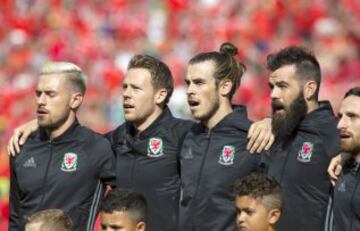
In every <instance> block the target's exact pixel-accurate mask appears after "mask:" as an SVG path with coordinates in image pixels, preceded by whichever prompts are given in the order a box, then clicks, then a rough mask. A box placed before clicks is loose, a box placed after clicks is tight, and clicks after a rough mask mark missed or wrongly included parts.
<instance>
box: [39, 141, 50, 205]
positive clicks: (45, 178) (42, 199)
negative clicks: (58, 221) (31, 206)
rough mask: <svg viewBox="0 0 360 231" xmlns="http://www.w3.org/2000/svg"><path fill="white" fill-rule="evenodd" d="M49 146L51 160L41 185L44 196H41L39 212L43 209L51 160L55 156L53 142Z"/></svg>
mask: <svg viewBox="0 0 360 231" xmlns="http://www.w3.org/2000/svg"><path fill="white" fill-rule="evenodd" d="M49 146H50V157H49V160H48V162H47V166H46V170H45V175H44V178H43V182H42V185H41V190H42V194H41V200H40V203H39V210H41V209H43V202H44V198H45V186H46V180H47V175H48V173H49V168H50V163H51V159H52V155H53V150H52V149H53V148H52V140H49Z"/></svg>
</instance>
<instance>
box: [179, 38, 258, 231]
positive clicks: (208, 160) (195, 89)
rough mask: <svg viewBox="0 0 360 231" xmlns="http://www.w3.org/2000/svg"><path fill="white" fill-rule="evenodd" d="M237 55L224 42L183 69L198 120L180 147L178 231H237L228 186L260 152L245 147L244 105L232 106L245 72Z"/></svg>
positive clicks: (248, 168) (253, 164) (248, 169)
mask: <svg viewBox="0 0 360 231" xmlns="http://www.w3.org/2000/svg"><path fill="white" fill-rule="evenodd" d="M236 54H237V48H236V47H234V46H233V45H232V44H230V43H224V44H222V45H221V48H220V52H215V51H214V52H207V53H200V54H198V55H196V56H195V57H193V58H192V59H191V60H190V62H189V64H188V67H187V73H186V78H185V81H186V84H187V98H188V103H189V106H190V110H191V113H192V115H193V117H194V118H195V119H196V120H198V121H199V122H200V123H197V124H195V125H193V126H192V128H191V129H190V131H189V132H188V133H187V135H186V137H185V139H184V143H183V145H182V149H181V179H182V187H183V194H182V198H181V202H180V230H187V231H194V230H197V231H200V230H204V231H205V230H206V231H211V230H213V231H219V230H221V231H230V230H231V231H233V230H236V222H235V220H236V219H235V218H236V210H235V207H234V205H233V203H234V200H235V196H234V190H233V184H234V182H235V180H236V179H237V178H239V177H242V176H246V175H248V174H250V173H251V172H254V171H255V170H256V169H257V168H258V167H259V162H260V161H259V156H258V155H251V154H250V153H249V152H248V151H247V150H246V144H247V132H248V129H249V127H250V125H251V122H250V121H249V120H248V118H247V113H246V108H245V107H243V106H234V105H232V104H231V99H232V97H233V95H234V93H235V91H236V90H237V88H238V87H239V85H240V80H241V77H242V75H243V73H244V71H245V66H244V64H242V63H240V62H238V61H237V60H236V59H235V57H234V56H235V55H236Z"/></svg>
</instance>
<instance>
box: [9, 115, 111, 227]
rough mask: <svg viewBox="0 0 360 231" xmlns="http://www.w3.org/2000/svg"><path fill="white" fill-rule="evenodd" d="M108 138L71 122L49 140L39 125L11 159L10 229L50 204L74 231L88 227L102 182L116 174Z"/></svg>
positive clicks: (100, 191) (107, 182)
mask: <svg viewBox="0 0 360 231" xmlns="http://www.w3.org/2000/svg"><path fill="white" fill-rule="evenodd" d="M114 162H115V161H114V154H113V152H112V149H111V145H110V143H109V141H108V140H107V139H105V138H104V137H102V136H101V135H98V134H96V133H95V132H93V131H91V130H89V129H87V128H85V127H82V126H80V124H79V123H78V122H77V121H75V122H74V123H73V124H72V126H71V127H70V128H69V129H68V130H67V131H65V133H63V134H62V135H61V136H59V137H56V138H54V139H52V140H50V139H49V138H48V137H47V135H46V133H45V132H44V131H43V130H42V129H40V130H38V131H36V132H35V133H34V134H33V135H32V136H31V137H30V138H29V140H28V141H27V142H26V143H25V145H24V146H23V147H22V149H21V152H20V154H19V155H17V156H16V157H11V159H10V166H11V186H10V223H9V230H13V231H15V230H23V229H24V223H25V218H26V217H28V216H30V215H32V214H33V213H35V212H37V211H40V210H44V209H50V208H57V209H62V210H64V211H65V212H66V213H67V214H68V215H69V216H70V218H71V219H72V221H73V224H74V230H93V225H94V221H95V218H96V215H97V212H98V205H99V201H100V199H101V197H102V194H103V183H106V184H110V185H111V184H112V183H113V182H114V177H115V165H114Z"/></svg>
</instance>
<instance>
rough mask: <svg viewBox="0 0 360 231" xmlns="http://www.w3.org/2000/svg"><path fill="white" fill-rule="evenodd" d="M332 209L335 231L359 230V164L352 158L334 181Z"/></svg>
mask: <svg viewBox="0 0 360 231" xmlns="http://www.w3.org/2000/svg"><path fill="white" fill-rule="evenodd" d="M333 211H334V227H335V230H336V231H356V230H360V164H359V163H357V162H355V160H354V159H351V160H349V162H348V163H347V164H346V165H345V166H344V167H343V170H342V174H341V176H340V177H339V179H338V180H337V182H336V186H335V189H334V205H333Z"/></svg>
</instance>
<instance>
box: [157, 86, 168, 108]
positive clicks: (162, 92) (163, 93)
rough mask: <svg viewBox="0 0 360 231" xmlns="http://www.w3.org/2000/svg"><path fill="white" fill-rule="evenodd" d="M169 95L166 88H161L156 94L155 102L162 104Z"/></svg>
mask: <svg viewBox="0 0 360 231" xmlns="http://www.w3.org/2000/svg"><path fill="white" fill-rule="evenodd" d="M167 95H168V91H167V90H166V89H165V88H161V89H160V90H158V91H157V92H156V94H155V103H156V104H157V105H160V104H162V103H163V102H164V101H165V99H166V97H167Z"/></svg>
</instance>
